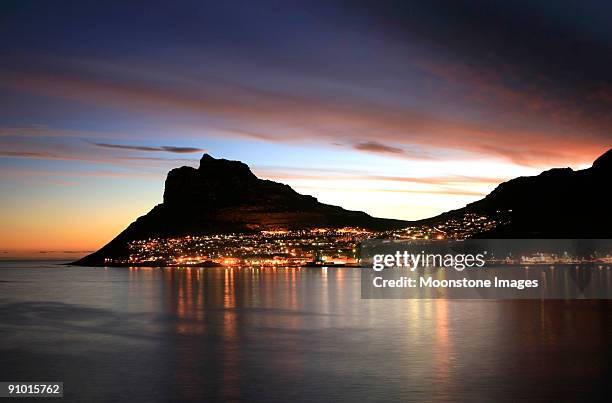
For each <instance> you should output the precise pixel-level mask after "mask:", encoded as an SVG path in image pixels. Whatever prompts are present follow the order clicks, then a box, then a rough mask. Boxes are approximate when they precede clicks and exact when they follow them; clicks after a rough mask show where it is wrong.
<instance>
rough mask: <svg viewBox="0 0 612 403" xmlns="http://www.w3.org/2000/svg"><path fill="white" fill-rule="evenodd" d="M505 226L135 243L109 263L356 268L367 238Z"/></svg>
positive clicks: (463, 222)
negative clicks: (124, 254) (125, 255)
mask: <svg viewBox="0 0 612 403" xmlns="http://www.w3.org/2000/svg"><path fill="white" fill-rule="evenodd" d="M501 222H502V221H500V220H499V219H498V220H495V219H492V218H490V217H488V216H485V215H482V214H473V213H467V214H465V215H463V216H462V217H460V218H449V219H448V220H446V221H444V222H442V223H437V224H436V225H435V226H428V225H422V226H411V227H406V228H402V229H397V230H390V231H369V230H366V229H362V228H354V227H344V228H314V229H307V230H284V229H277V230H269V231H260V232H257V233H231V234H215V235H203V236H184V237H180V238H151V239H146V240H137V241H132V242H130V243H129V244H128V249H129V257H128V258H127V259H117V258H110V257H108V258H106V259H105V262H106V263H108V264H121V265H145V264H152V265H156V266H160V265H164V266H191V265H205V264H215V265H223V266H304V265H309V264H314V265H348V266H350V265H358V264H359V250H358V249H359V244H360V243H361V242H362V241H364V240H366V239H374V238H383V239H389V238H391V239H465V238H469V237H471V236H473V235H474V234H477V233H480V232H483V231H486V230H489V229H492V228H494V227H496V226H497V225H499V224H500V223H501Z"/></svg>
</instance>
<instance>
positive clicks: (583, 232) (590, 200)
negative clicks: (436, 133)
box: [419, 149, 612, 239]
mask: <svg viewBox="0 0 612 403" xmlns="http://www.w3.org/2000/svg"><path fill="white" fill-rule="evenodd" d="M611 180H612V149H610V150H608V151H607V152H606V153H604V154H603V155H602V156H600V157H599V158H597V159H596V160H595V162H594V163H593V165H592V166H591V167H590V168H587V169H582V170H577V171H574V170H572V169H571V168H554V169H550V170H548V171H544V172H542V173H541V174H539V175H537V176H528V177H519V178H515V179H512V180H509V181H507V182H504V183H502V184H500V185H499V186H497V188H496V189H495V190H493V191H492V192H491V193H490V194H489V195H488V196H486V197H485V198H484V199H481V200H479V201H476V202H474V203H470V204H468V205H467V206H465V207H463V208H461V209H458V210H453V211H449V212H447V213H444V214H441V215H439V216H436V217H432V218H429V219H426V220H422V221H419V223H436V222H439V221H444V220H446V219H448V218H452V217H458V216H463V215H464V214H466V213H478V214H486V215H488V216H491V217H495V216H496V215H500V214H503V215H504V216H505V218H506V222H505V223H504V224H502V225H499V226H498V227H496V228H495V229H493V230H490V231H487V232H484V233H481V234H479V235H478V237H481V238H483V237H486V238H558V239H559V238H570V239H573V238H576V239H588V238H612V211H611V206H612V202H611V197H610V193H608V192H610V185H611Z"/></svg>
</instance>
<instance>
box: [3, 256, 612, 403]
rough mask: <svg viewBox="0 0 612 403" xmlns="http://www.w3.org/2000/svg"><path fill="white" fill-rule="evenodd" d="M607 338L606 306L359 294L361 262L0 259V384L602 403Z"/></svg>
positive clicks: (152, 396) (147, 398)
mask: <svg viewBox="0 0 612 403" xmlns="http://www.w3.org/2000/svg"><path fill="white" fill-rule="evenodd" d="M611 341H612V302H608V301H474V300H362V299H361V297H360V273H359V269H351V268H336V269H332V268H330V269H327V270H324V269H320V268H303V269H276V270H272V269H268V270H258V271H257V270H247V269H244V270H239V269H234V270H226V269H217V268H215V269H204V268H192V269H161V268H155V269H148V268H136V269H129V268H108V269H104V268H83V267H64V266H59V265H57V264H55V263H52V262H19V263H15V262H1V263H0V362H1V365H0V381H18V380H22V381H63V382H64V390H65V396H66V397H65V399H64V400H67V401H74V402H85V401H131V402H137V401H142V402H156V401H198V400H257V401H329V400H335V399H342V400H346V401H372V400H377V401H387V400H401V401H441V402H442V401H464V400H469V401H486V402H493V401H516V400H527V399H529V400H534V401H571V400H606V399H607V398H608V397H609V395H608V394H609V392H610V390H611V386H610V383H611V382H610V380H611V379H612V343H610V342H611ZM608 400H609V399H608Z"/></svg>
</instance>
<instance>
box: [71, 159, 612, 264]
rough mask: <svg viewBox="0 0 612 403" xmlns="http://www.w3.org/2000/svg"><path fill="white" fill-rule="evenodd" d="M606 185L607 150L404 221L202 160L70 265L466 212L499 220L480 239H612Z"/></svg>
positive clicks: (239, 166) (235, 165)
mask: <svg viewBox="0 0 612 403" xmlns="http://www.w3.org/2000/svg"><path fill="white" fill-rule="evenodd" d="M611 179H612V149H611V150H609V151H607V152H606V153H605V154H603V155H602V156H601V157H599V158H598V159H597V160H596V161H595V162H594V163H593V166H592V167H590V168H588V169H583V170H578V171H574V170H572V169H571V168H555V169H551V170H548V171H545V172H542V173H541V174H540V175H537V176H530V177H519V178H515V179H512V180H510V181H507V182H504V183H502V184H500V185H499V186H498V187H497V188H496V189H495V190H494V191H493V192H491V193H490V194H489V195H487V196H486V197H485V198H483V199H481V200H479V201H476V202H474V203H470V204H468V205H467V206H465V207H463V208H461V209H457V210H452V211H449V212H447V213H444V214H441V215H439V216H436V217H432V218H429V219H426V220H420V221H416V222H408V221H402V220H392V219H383V218H375V217H372V216H370V215H368V214H366V213H364V212H360V211H350V210H346V209H343V208H341V207H338V206H332V205H328V204H323V203H320V202H319V201H318V200H317V199H316V198H314V197H312V196H307V195H302V194H299V193H297V192H296V191H294V190H293V189H292V188H291V187H290V186H288V185H285V184H282V183H278V182H273V181H270V180H263V179H259V178H257V177H256V176H255V175H254V174H253V173H252V172H251V170H250V169H249V167H248V166H247V165H246V164H244V163H242V162H239V161H228V160H225V159H215V158H213V157H211V156H210V155H208V154H204V156H203V157H202V159H201V160H200V166H199V167H198V168H197V169H196V168H191V167H181V168H176V169H173V170H171V171H170V172H169V173H168V176H167V178H166V182H165V190H164V198H163V203H161V204H159V205H157V206H155V207H154V208H153V209H152V210H151V211H150V212H149V213H147V214H146V215H144V216H142V217H139V218H138V219H137V220H136V221H134V222H133V223H132V224H130V225H129V226H128V227H127V228H126V229H125V230H124V231H123V232H121V233H120V234H119V235H118V236H117V237H116V238H115V239H113V240H112V241H111V242H109V243H108V244H107V245H106V246H104V247H103V248H101V249H100V250H98V251H96V252H94V253H92V254H90V255H88V256H86V257H84V258H82V259H80V260H79V261H77V262H74V264H78V265H86V266H98V265H103V264H104V259H105V258H106V257H118V256H125V255H127V253H128V250H127V243H128V242H130V241H133V240H139V239H148V238H168V237H179V236H185V235H208V234H221V233H230V232H234V233H239V232H254V231H262V230H270V229H278V228H284V229H309V228H317V227H328V228H340V227H361V228H366V229H370V230H388V229H397V228H402V227H406V226H409V225H419V224H427V225H435V223H436V222H442V221H444V220H448V219H449V218H452V217H461V216H464V215H465V214H467V213H478V214H484V215H487V216H490V217H496V216H499V215H500V214H501V215H503V216H504V219H503V220H500V225H499V226H497V227H496V228H494V229H492V230H489V231H487V232H484V233H481V234H478V235H477V236H479V237H491V238H493V237H495V238H612V215H611V212H610V206H612V202H611V200H610V196H609V192H610V191H609V189H610V184H611Z"/></svg>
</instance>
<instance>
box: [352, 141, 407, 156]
mask: <svg viewBox="0 0 612 403" xmlns="http://www.w3.org/2000/svg"><path fill="white" fill-rule="evenodd" d="M353 148H354V149H355V150H359V151H369V152H373V153H380V154H404V150H403V149H401V148H398V147H392V146H387V145H384V144H381V143H378V142H376V141H364V142H362V143H357V144H355V145H353Z"/></svg>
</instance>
